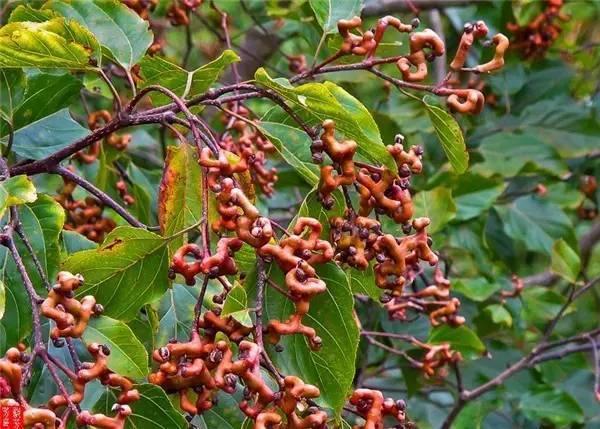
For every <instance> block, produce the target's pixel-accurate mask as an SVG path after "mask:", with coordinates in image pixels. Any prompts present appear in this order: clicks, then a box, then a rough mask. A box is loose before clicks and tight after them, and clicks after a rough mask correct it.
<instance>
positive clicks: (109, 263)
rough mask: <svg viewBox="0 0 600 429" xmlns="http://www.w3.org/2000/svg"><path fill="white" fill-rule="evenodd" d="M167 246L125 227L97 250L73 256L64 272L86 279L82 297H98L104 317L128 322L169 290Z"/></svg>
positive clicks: (113, 234) (140, 230)
mask: <svg viewBox="0 0 600 429" xmlns="http://www.w3.org/2000/svg"><path fill="white" fill-rule="evenodd" d="M167 243H168V240H167V239H164V238H162V237H160V236H158V235H156V234H154V233H152V232H150V231H146V230H143V229H139V228H134V227H130V226H121V227H118V228H116V229H114V230H113V231H112V232H111V233H110V234H108V235H107V237H106V239H105V240H104V243H102V245H100V246H99V247H98V248H97V249H92V250H84V251H82V252H77V253H74V254H73V255H71V256H70V257H69V258H67V260H66V261H65V262H64V264H63V269H64V270H66V271H70V272H72V273H79V274H81V275H82V276H83V277H84V279H85V283H84V285H83V286H82V287H81V288H80V289H79V290H78V291H77V295H78V296H80V297H81V296H84V295H90V294H91V295H94V296H95V297H96V300H97V301H98V303H99V304H102V305H103V306H104V314H106V315H107V316H111V317H114V318H116V319H120V320H124V321H128V320H131V319H133V318H135V316H136V314H137V312H138V310H139V309H140V308H141V307H142V306H143V305H144V304H148V303H150V302H152V301H154V300H155V299H157V298H159V297H160V296H162V294H163V293H164V292H165V291H166V290H167V287H168V285H169V281H168V277H167V274H168V267H169V260H168V256H167Z"/></svg>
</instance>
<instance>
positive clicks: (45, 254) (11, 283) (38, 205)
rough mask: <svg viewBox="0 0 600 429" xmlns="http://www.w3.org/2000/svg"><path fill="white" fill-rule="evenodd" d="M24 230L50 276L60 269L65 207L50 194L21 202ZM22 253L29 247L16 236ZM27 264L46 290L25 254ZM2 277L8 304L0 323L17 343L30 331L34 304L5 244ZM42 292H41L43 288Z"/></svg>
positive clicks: (8, 340)
mask: <svg viewBox="0 0 600 429" xmlns="http://www.w3.org/2000/svg"><path fill="white" fill-rule="evenodd" d="M18 210H19V215H20V220H21V223H22V224H23V231H24V233H25V235H26V236H27V237H28V238H29V241H30V243H31V246H32V247H33V250H34V252H35V254H36V256H37V258H38V260H39V261H40V264H41V265H42V268H43V269H44V271H45V272H46V274H47V276H48V278H49V279H53V278H54V277H55V276H56V273H57V272H58V266H59V262H60V247H59V243H58V239H59V235H60V231H61V229H62V227H63V224H64V221H65V212H64V209H63V208H62V207H61V206H60V204H58V203H57V202H56V201H54V199H53V198H51V197H49V196H47V195H38V199H37V200H36V201H35V202H34V203H31V204H27V205H22V206H19V209H18ZM16 246H17V249H18V250H19V253H20V254H22V255H27V254H28V250H27V248H26V247H25V245H24V244H23V243H22V241H21V240H16ZM23 262H24V263H25V268H26V269H27V272H28V274H29V276H30V278H31V281H32V282H33V284H34V286H35V288H36V289H37V290H38V291H45V289H44V287H43V285H42V281H41V279H40V277H39V275H38V273H37V270H36V268H35V266H34V264H33V260H32V258H23ZM0 281H2V282H3V283H4V286H5V296H6V308H5V313H4V318H3V319H2V321H1V322H0V326H1V327H2V328H4V331H5V334H6V344H8V345H13V344H17V343H18V342H19V341H20V340H22V339H23V338H25V337H26V336H27V335H28V334H30V333H31V305H30V303H29V298H28V297H27V294H26V293H25V288H24V287H23V280H22V279H21V276H20V274H19V272H18V270H17V267H16V266H15V264H14V261H13V260H12V258H11V256H10V254H9V253H8V251H7V249H6V247H4V246H1V247H0ZM40 293H41V292H40Z"/></svg>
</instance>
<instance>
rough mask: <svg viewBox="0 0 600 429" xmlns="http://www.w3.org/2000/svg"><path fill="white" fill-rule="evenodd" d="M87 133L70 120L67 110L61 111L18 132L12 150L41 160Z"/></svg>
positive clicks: (26, 156) (85, 129)
mask: <svg viewBox="0 0 600 429" xmlns="http://www.w3.org/2000/svg"><path fill="white" fill-rule="evenodd" d="M89 133H90V130H88V129H87V128H84V127H82V126H81V125H79V123H78V122H75V121H74V120H73V118H71V115H70V113H69V109H62V110H59V111H58V112H56V113H53V114H52V115H50V116H46V117H45V118H42V119H40V120H38V121H37V122H33V123H31V124H29V125H27V126H25V127H24V128H21V129H20V130H18V131H17V132H16V133H15V135H14V141H13V146H12V150H13V151H14V152H15V153H17V154H19V155H21V156H23V157H25V158H33V159H42V158H45V157H47V156H50V155H52V154H53V153H54V152H56V151H57V150H59V149H62V148H63V147H65V146H68V145H69V144H71V143H73V142H74V141H76V140H79V139H81V138H83V137H85V136H87V135H88V134H89Z"/></svg>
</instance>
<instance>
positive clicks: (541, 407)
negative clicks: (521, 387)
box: [519, 386, 583, 427]
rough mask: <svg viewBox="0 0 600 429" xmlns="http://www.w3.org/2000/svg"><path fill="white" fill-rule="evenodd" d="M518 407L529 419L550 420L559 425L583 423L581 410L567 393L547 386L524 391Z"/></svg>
mask: <svg viewBox="0 0 600 429" xmlns="http://www.w3.org/2000/svg"><path fill="white" fill-rule="evenodd" d="M519 408H520V409H521V410H522V411H523V413H525V415H526V416H527V417H528V418H530V419H531V420H534V421H537V422H539V421H540V420H544V421H548V422H551V423H553V424H555V425H557V426H559V427H565V426H568V425H570V424H571V423H583V410H582V409H581V407H580V406H579V404H578V403H577V401H576V400H575V399H574V398H573V397H572V396H571V395H569V394H568V393H566V392H563V391H559V390H556V389H553V388H552V387H550V386H548V387H546V388H543V389H539V390H537V391H534V392H525V394H524V395H523V397H522V398H521V401H520V403H519Z"/></svg>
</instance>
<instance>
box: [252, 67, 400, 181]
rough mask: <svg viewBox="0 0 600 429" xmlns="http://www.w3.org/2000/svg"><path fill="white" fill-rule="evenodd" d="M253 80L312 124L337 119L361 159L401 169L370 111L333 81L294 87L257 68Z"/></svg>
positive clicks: (341, 132)
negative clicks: (283, 100) (388, 148)
mask: <svg viewBox="0 0 600 429" xmlns="http://www.w3.org/2000/svg"><path fill="white" fill-rule="evenodd" d="M254 77H255V79H256V81H257V83H258V84H259V85H261V86H264V87H266V88H268V89H271V90H273V91H275V92H276V93H278V94H279V95H281V96H282V97H283V98H284V99H285V100H286V101H287V102H288V103H291V104H292V106H293V107H294V109H295V110H296V111H297V112H299V114H300V115H301V117H303V118H304V119H305V120H307V121H308V122H309V124H310V125H320V124H321V123H322V122H323V121H324V120H325V119H332V120H334V121H335V123H336V130H337V131H338V132H339V133H340V134H343V135H344V137H345V138H347V139H352V140H355V141H356V143H357V144H358V149H357V152H358V154H359V155H360V156H362V157H364V158H365V159H367V160H369V161H371V162H374V163H376V164H383V165H385V166H386V167H388V168H389V169H390V170H392V171H394V172H396V171H397V170H398V167H397V166H396V163H395V161H394V158H393V157H392V156H391V155H390V154H389V153H388V151H387V149H386V148H385V146H384V144H383V142H382V141H381V135H380V134H379V128H378V127H377V124H376V123H375V120H374V119H373V117H372V116H371V114H370V113H369V111H368V110H367V108H366V107H365V106H364V105H363V104H362V103H361V102H360V101H358V100H357V99H356V98H354V97H353V96H352V95H350V94H349V93H348V92H346V91H345V90H344V89H343V88H341V87H339V86H337V85H335V84H334V83H331V82H325V83H306V84H304V85H300V86H297V87H294V86H292V85H290V83H289V82H288V81H287V80H285V79H277V80H274V79H272V78H271V77H270V76H269V75H268V74H267V72H266V71H265V70H264V69H263V68H260V69H258V70H257V71H256V74H255V76H254Z"/></svg>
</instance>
